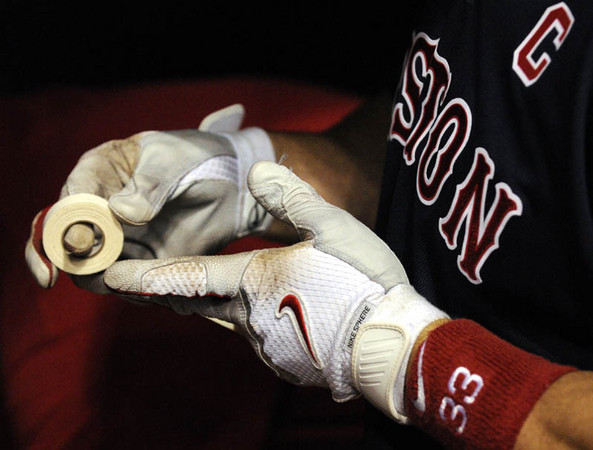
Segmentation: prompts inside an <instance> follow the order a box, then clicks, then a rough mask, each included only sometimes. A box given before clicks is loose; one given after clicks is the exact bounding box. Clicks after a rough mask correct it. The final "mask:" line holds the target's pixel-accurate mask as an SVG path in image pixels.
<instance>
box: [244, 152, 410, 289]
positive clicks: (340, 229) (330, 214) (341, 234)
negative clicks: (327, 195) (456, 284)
mask: <svg viewBox="0 0 593 450" xmlns="http://www.w3.org/2000/svg"><path fill="white" fill-rule="evenodd" d="M247 183H248V186H249V189H250V190H251V193H252V195H253V196H254V197H255V199H256V200H257V201H258V202H259V203H260V204H261V205H262V206H263V207H264V208H265V209H266V210H267V211H268V212H269V213H270V214H272V215H273V216H274V217H276V218H277V219H279V220H281V221H283V222H285V223H288V224H290V225H292V226H294V227H295V228H296V229H297V231H298V233H299V236H300V237H301V239H302V240H311V241H313V244H314V246H315V248H317V249H319V250H321V251H323V252H324V253H327V254H330V255H333V256H335V257H337V258H339V259H341V260H342V261H344V262H346V263H348V264H350V265H352V266H354V267H355V268H357V269H358V270H360V271H361V272H362V273H365V274H366V275H367V276H369V278H371V279H372V280H373V281H376V282H378V283H379V284H381V285H382V286H383V287H384V288H385V289H386V290H389V289H391V288H392V287H393V286H395V285H396V284H399V283H402V282H405V283H407V282H408V278H407V276H406V273H405V270H404V268H403V266H402V265H401V263H400V262H399V260H398V258H397V257H396V256H395V254H394V253H393V252H392V251H391V249H390V248H389V247H388V246H387V245H386V244H385V243H384V242H383V241H382V240H381V239H379V238H378V237H377V236H376V235H375V234H374V233H373V232H372V231H371V230H370V229H368V228H367V227H366V226H365V225H364V224H363V223H361V222H360V221H358V220H357V219H355V218H354V217H353V216H352V215H351V214H350V213H348V212H347V211H345V210H343V209H341V208H338V207H337V206H334V205H331V204H330V203H327V202H326V201H325V200H324V199H323V198H322V197H321V196H320V195H319V194H318V193H317V191H316V190H315V189H314V188H313V187H312V186H310V185H309V184H307V183H306V182H304V181H303V180H301V179H300V178H299V177H297V176H296V175H295V174H294V173H292V171H290V170H289V169H288V168H287V167H284V166H282V165H278V164H275V163H272V162H270V161H260V162H258V163H256V164H254V165H253V166H252V168H251V171H250V173H249V176H248V180H247Z"/></svg>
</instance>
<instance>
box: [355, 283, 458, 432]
mask: <svg viewBox="0 0 593 450" xmlns="http://www.w3.org/2000/svg"><path fill="white" fill-rule="evenodd" d="M443 318H447V315H446V314H445V313H444V312H442V311H440V310H439V309H437V308H435V307H434V306H432V305H431V304H430V303H429V302H428V301H427V300H426V299H424V297H422V296H421V295H420V294H418V293H417V292H416V291H415V290H414V288H413V287H412V286H410V285H407V284H400V285H397V286H395V287H393V288H392V289H391V290H390V291H389V292H388V293H387V295H386V297H385V299H384V300H383V301H382V302H381V303H380V304H379V305H378V306H377V308H376V309H375V311H374V312H373V314H372V315H371V317H369V319H368V320H367V321H366V322H365V323H364V324H363V325H362V326H361V327H360V330H359V332H358V335H357V337H356V341H355V343H354V351H353V355H352V373H353V379H354V383H355V386H356V388H357V389H358V390H359V391H360V392H361V393H362V394H363V395H364V397H365V398H366V399H367V400H368V401H369V402H370V403H371V404H373V405H374V406H375V407H376V408H378V409H380V410H381V411H383V412H384V413H385V414H387V415H388V416H389V417H391V418H392V419H394V420H396V421H398V422H400V423H407V421H408V418H407V415H406V413H405V405H404V387H405V378H406V370H407V366H408V361H409V359H410V354H411V352H412V348H413V346H414V342H415V341H416V339H417V338H418V336H419V334H420V332H421V331H422V330H423V329H424V328H425V327H426V326H427V325H429V324H430V323H432V322H434V321H436V320H439V319H443Z"/></svg>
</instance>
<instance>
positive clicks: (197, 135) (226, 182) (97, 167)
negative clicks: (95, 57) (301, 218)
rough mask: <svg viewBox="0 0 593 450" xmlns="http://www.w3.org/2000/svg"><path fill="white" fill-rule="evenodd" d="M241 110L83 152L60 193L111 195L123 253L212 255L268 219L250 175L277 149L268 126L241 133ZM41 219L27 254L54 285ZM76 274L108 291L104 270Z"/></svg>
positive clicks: (43, 280)
mask: <svg viewBox="0 0 593 450" xmlns="http://www.w3.org/2000/svg"><path fill="white" fill-rule="evenodd" d="M243 115H244V110H243V107H242V106H241V105H233V106H231V107H229V108H226V109H224V110H221V111H218V112H216V113H213V114H211V115H210V116H208V117H207V118H206V119H204V121H203V122H202V124H201V125H200V128H199V130H179V131H170V132H160V131H147V132H143V133H139V134H137V135H134V136H132V137H130V138H128V139H124V140H115V141H110V142H107V143H105V144H103V145H101V146H99V147H97V148H95V149H93V150H90V151H88V152H86V153H85V154H84V155H83V156H82V157H81V158H80V160H79V161H78V163H77V164H76V166H75V168H74V169H73V170H72V172H71V174H70V175H69V177H68V179H67V181H66V183H65V185H64V187H63V188H62V192H61V195H60V198H63V197H66V196H69V195H72V194H77V193H91V194H95V195H98V196H101V197H103V198H106V199H108V200H109V207H110V209H111V210H112V211H113V213H114V214H115V215H116V216H117V217H118V219H119V220H120V221H121V222H122V223H123V224H124V234H125V243H124V248H123V251H122V258H140V259H145V258H166V257H170V256H178V255H198V254H211V253H215V252H217V251H219V250H220V249H221V248H222V247H224V246H225V245H226V244H228V243H229V242H230V241H232V240H234V239H236V238H239V237H242V236H245V235H247V234H250V233H252V232H256V231H260V230H262V229H264V228H265V227H266V226H267V224H268V223H269V216H266V214H265V211H263V209H262V208H261V207H257V203H256V201H255V200H254V199H253V196H252V195H251V194H250V193H249V190H248V189H247V182H246V179H247V173H248V171H249V168H250V167H251V165H252V164H253V163H254V162H256V161H259V160H265V159H267V160H272V159H274V151H273V148H272V144H271V142H270V140H269V138H268V136H267V134H266V133H265V132H264V131H263V130H261V129H257V128H248V129H245V130H242V131H239V127H240V125H241V122H242V119H243ZM42 220H43V214H42V213H40V214H39V215H38V216H37V218H36V220H35V221H34V224H33V229H32V234H31V238H30V240H29V242H28V245H27V250H26V256H27V262H28V264H29V268H30V270H31V272H32V273H33V274H34V276H35V278H36V279H37V281H38V282H39V284H40V285H42V286H44V287H51V286H52V285H53V284H54V283H55V281H56V279H57V274H58V270H57V269H56V267H55V266H53V265H52V264H51V262H50V261H49V260H47V258H46V257H45V255H44V252H43V251H42V250H41V237H40V235H41V232H42V230H43V227H42ZM83 231H84V230H83ZM91 239H92V238H91ZM73 279H74V281H75V282H76V284H78V285H79V286H81V287H84V288H86V289H89V290H92V291H95V292H106V290H105V287H104V285H103V283H102V274H99V275H89V276H76V277H73Z"/></svg>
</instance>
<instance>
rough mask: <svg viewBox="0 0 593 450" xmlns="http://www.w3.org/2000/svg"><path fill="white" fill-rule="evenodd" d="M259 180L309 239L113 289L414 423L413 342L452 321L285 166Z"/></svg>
mask: <svg viewBox="0 0 593 450" xmlns="http://www.w3.org/2000/svg"><path fill="white" fill-rule="evenodd" d="M248 183H249V187H250V189H251V192H252V193H253V195H254V197H255V198H256V199H257V200H258V201H259V202H260V203H261V204H262V205H263V206H264V207H265V209H266V210H267V211H269V212H270V213H271V214H272V215H274V216H275V217H276V218H278V219H280V220H283V221H285V222H286V223H288V224H291V225H293V226H294V227H295V228H296V229H297V231H298V232H299V235H300V237H301V239H302V242H300V243H298V244H296V245H293V246H290V247H285V248H280V249H267V250H259V251H254V252H248V253H240V254H236V255H225V256H203V257H181V258H170V259H165V260H153V261H134V260H129V261H122V262H118V263H116V264H114V265H113V266H112V267H110V268H108V269H107V270H106V272H105V278H104V279H105V283H106V284H107V285H108V286H109V287H110V288H111V289H113V290H114V291H115V292H117V293H119V294H120V295H122V296H124V297H128V298H130V299H133V300H139V301H144V302H149V303H156V304H159V305H163V306H166V307H169V308H172V309H173V310H175V311H177V312H178V313H181V314H191V313H197V314H201V315H203V316H206V317H213V318H216V319H219V320H222V321H225V322H229V323H233V324H235V325H236V327H237V329H238V331H241V332H243V333H244V334H245V335H246V336H247V338H248V339H249V341H250V342H251V344H252V345H253V347H254V348H255V350H256V352H257V354H258V355H259V356H260V358H261V359H262V360H263V361H264V362H266V364H268V365H269V366H270V367H271V368H272V369H273V370H275V371H276V373H277V374H278V375H280V376H281V377H283V378H285V379H286V380H288V381H291V382H293V383H296V384H300V385H313V386H324V387H329V388H330V389H331V392H332V395H333V398H334V399H335V400H337V401H346V400H348V399H351V398H353V397H355V396H358V395H359V394H360V393H361V392H362V393H363V394H364V395H365V396H366V397H367V398H368V399H369V400H370V401H371V402H373V403H374V404H376V405H377V406H378V407H379V408H381V409H383V410H384V411H385V412H386V413H387V414H389V415H390V416H392V417H394V418H395V419H397V420H400V421H405V420H406V419H405V413H404V410H403V385H404V375H405V368H406V366H407V360H408V358H409V355H410V352H411V349H412V345H413V343H414V341H415V340H416V338H417V336H418V335H419V333H420V331H421V330H422V329H423V328H424V327H425V326H426V325H428V324H429V323H432V322H433V321H435V320H438V319H440V318H443V317H445V314H444V313H442V312H441V311H439V310H437V309H436V308H434V307H432V306H431V305H430V304H429V303H428V302H426V300H424V299H423V298H422V297H421V296H419V295H418V294H417V293H416V292H415V291H414V289H413V288H411V287H410V286H409V285H408V280H407V277H406V274H405V272H404V270H403V268H402V266H401V264H400V262H399V260H398V259H397V257H396V256H395V255H394V254H393V252H392V251H391V250H390V249H389V248H388V247H387V246H386V245H385V244H384V243H383V242H382V241H381V240H380V239H379V238H378V237H377V236H376V235H375V234H374V233H372V232H371V231H370V230H369V229H368V228H366V227H365V226H364V225H363V224H361V223H360V222H358V221H357V220H356V219H354V218H353V217H352V216H351V215H350V214H348V213H347V212H346V211H344V210H341V209H339V208H337V207H335V206H332V205H330V204H328V203H327V202H325V201H324V200H323V199H322V198H321V197H320V196H319V195H318V194H317V193H316V191H315V190H314V189H313V188H312V187H311V186H309V185H308V184H306V183H305V182H303V181H302V180H300V179H299V178H298V177H296V176H295V175H294V174H293V173H292V172H290V171H289V170H288V169H286V168H285V167H283V166H279V165H277V164H274V163H270V162H260V163H257V164H256V165H255V166H254V167H253V168H252V170H251V172H250V174H249V179H248ZM220 297H225V298H220Z"/></svg>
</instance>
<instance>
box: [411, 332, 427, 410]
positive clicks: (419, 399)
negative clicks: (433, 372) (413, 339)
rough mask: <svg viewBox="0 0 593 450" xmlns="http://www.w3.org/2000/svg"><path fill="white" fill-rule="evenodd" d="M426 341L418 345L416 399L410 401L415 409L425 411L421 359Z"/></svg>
mask: <svg viewBox="0 0 593 450" xmlns="http://www.w3.org/2000/svg"><path fill="white" fill-rule="evenodd" d="M425 346H426V341H425V342H424V343H423V344H422V347H420V356H419V357H418V393H417V394H416V399H415V400H413V401H412V403H413V404H414V406H415V407H416V409H417V410H418V411H420V412H422V413H423V412H424V411H426V397H425V394H424V378H423V377H422V359H423V357H424V347H425Z"/></svg>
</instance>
